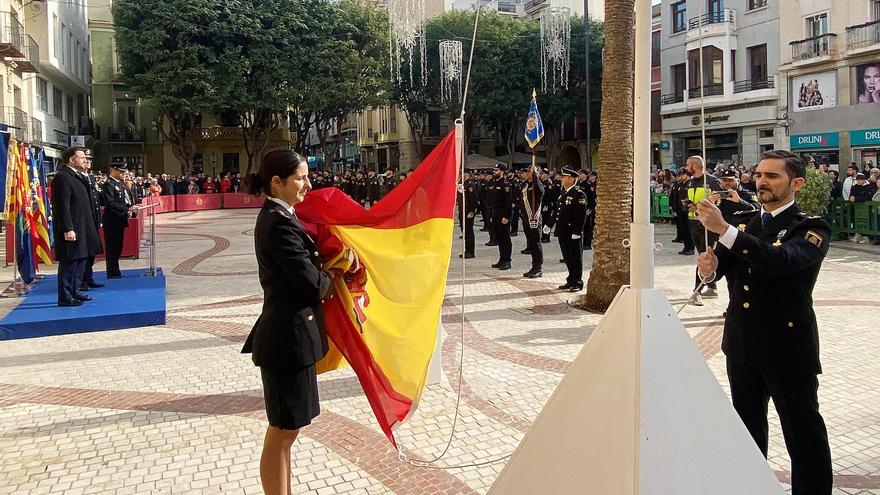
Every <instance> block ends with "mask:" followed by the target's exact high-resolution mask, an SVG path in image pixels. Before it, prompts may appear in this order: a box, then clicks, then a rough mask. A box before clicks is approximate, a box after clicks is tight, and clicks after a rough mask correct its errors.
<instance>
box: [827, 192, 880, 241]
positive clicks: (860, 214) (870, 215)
mask: <svg viewBox="0 0 880 495" xmlns="http://www.w3.org/2000/svg"><path fill="white" fill-rule="evenodd" d="M828 221H829V223H831V234H832V236H833V237H834V238H836V237H838V235H839V234H862V235H870V236H880V202H878V201H862V202H859V203H855V202H852V201H843V200H837V199H836V200H834V201H832V202H831V205H830V207H829V208H828Z"/></svg>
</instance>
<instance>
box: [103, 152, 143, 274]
mask: <svg viewBox="0 0 880 495" xmlns="http://www.w3.org/2000/svg"><path fill="white" fill-rule="evenodd" d="M127 171H128V169H127V168H126V166H125V164H124V163H123V164H111V165H110V176H109V177H107V182H105V183H104V190H103V191H102V192H101V200H102V202H103V203H104V242H105V243H106V244H107V278H108V279H114V278H122V272H121V271H120V270H119V256H120V255H122V240H123V238H124V237H125V229H126V227H128V217H129V212H131V210H132V209H133V208H135V207H134V206H132V205H131V203H130V201H126V193H125V185H124V184H123V182H122V177H123V174H124V173H125V172H127Z"/></svg>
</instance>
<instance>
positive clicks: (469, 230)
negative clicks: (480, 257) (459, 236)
mask: <svg viewBox="0 0 880 495" xmlns="http://www.w3.org/2000/svg"><path fill="white" fill-rule="evenodd" d="M459 187H460V188H461V189H460V190H459V193H458V223H459V225H461V226H462V227H463V229H464V257H465V258H473V257H474V243H475V240H474V217H475V216H476V213H477V210H478V209H479V208H480V203H479V200H478V198H477V193H478V192H479V185H478V180H477V179H475V178H473V177H471V173H470V172H468V171H465V172H464V182H463V183H462V184H461V185H460V186H459ZM459 257H462V255H459Z"/></svg>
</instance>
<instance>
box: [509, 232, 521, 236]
mask: <svg viewBox="0 0 880 495" xmlns="http://www.w3.org/2000/svg"><path fill="white" fill-rule="evenodd" d="M518 236H519V233H517V232H511V233H510V237H518Z"/></svg>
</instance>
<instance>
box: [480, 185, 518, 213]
mask: <svg viewBox="0 0 880 495" xmlns="http://www.w3.org/2000/svg"><path fill="white" fill-rule="evenodd" d="M487 187H488V191H487V196H486V200H487V202H488V205H489V208H492V215H494V216H500V217H501V218H507V219H510V218H511V217H513V188H512V187H511V185H510V182H508V181H507V179H505V178H504V177H503V176H502V177H493V178H492V180H490V181H489V184H488V186H487Z"/></svg>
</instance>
